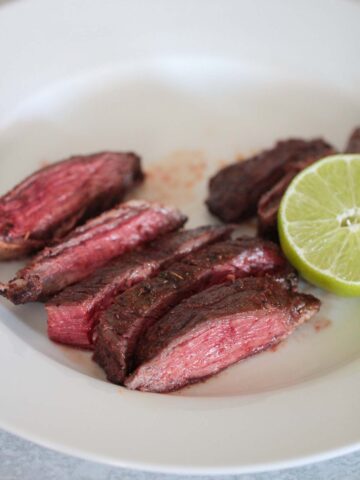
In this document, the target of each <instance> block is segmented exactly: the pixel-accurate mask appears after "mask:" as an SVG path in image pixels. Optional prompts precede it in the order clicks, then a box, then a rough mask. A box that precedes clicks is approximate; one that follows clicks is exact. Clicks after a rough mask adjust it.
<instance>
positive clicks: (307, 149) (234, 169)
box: [206, 139, 333, 222]
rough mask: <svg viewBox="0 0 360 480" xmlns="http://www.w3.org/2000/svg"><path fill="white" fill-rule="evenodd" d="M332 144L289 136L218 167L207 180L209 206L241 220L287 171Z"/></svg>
mask: <svg viewBox="0 0 360 480" xmlns="http://www.w3.org/2000/svg"><path fill="white" fill-rule="evenodd" d="M327 150H328V151H329V152H332V151H333V150H332V147H331V146H330V145H329V144H328V143H326V142H325V141H323V140H321V139H315V140H310V141H305V140H298V139H290V140H286V141H281V142H278V143H277V144H276V145H275V147H274V148H272V149H271V150H265V151H264V152H262V153H260V154H259V155H256V156H255V157H252V158H250V159H248V160H246V161H244V162H237V163H234V164H232V165H229V166H227V167H225V168H223V169H222V170H220V171H219V172H218V173H217V174H216V175H215V176H214V177H212V178H211V179H210V183H209V190H210V191H209V198H208V199H207V202H206V203H207V205H208V207H209V210H210V211H211V212H212V213H213V214H214V215H216V216H218V217H219V218H221V219H222V220H224V221H225V222H233V221H238V220H243V219H245V218H246V217H249V216H252V215H253V214H255V213H256V209H257V204H258V201H259V199H260V197H261V196H262V195H263V194H264V193H265V192H267V191H268V190H270V189H271V188H272V187H273V186H274V185H275V184H276V183H277V182H278V181H279V180H280V179H281V178H283V176H284V175H285V174H286V173H287V172H288V171H289V170H290V171H293V170H295V171H299V170H301V168H304V167H301V165H302V164H303V163H306V161H307V159H308V158H311V157H313V156H316V155H317V157H316V158H317V159H318V158H320V157H319V156H318V155H319V153H318V152H320V156H321V155H322V156H324V154H325V153H324V152H326V151H327ZM326 154H328V153H326Z"/></svg>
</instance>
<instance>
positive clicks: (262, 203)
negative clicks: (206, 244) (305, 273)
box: [257, 139, 335, 239]
mask: <svg viewBox="0 0 360 480" xmlns="http://www.w3.org/2000/svg"><path fill="white" fill-rule="evenodd" d="M333 153H335V150H334V148H333V147H332V146H331V145H329V144H328V143H326V142H324V141H323V140H321V139H319V140H313V141H310V142H307V143H306V145H304V147H303V148H301V149H299V151H298V153H297V154H296V156H295V157H294V158H293V160H292V161H291V163H290V164H289V166H288V168H289V171H288V172H287V173H285V175H284V176H283V177H282V178H281V179H280V180H279V181H278V182H277V183H276V184H275V185H274V186H273V187H272V188H271V189H270V190H268V191H267V192H265V193H264V194H263V195H262V196H261V198H260V200H259V203H258V207H257V214H258V231H259V234H260V235H262V236H266V237H269V238H273V239H274V238H277V214H278V210H279V206H280V202H281V199H282V197H283V195H284V193H285V191H286V189H287V187H288V186H289V185H290V183H291V181H292V179H293V178H294V177H295V176H296V175H297V174H298V173H299V172H300V171H301V170H303V169H304V168H306V167H308V166H309V165H311V164H312V163H314V162H316V161H317V160H320V159H321V158H323V157H326V156H327V155H331V154H333Z"/></svg>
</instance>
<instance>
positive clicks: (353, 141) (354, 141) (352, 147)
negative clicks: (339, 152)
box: [346, 127, 360, 153]
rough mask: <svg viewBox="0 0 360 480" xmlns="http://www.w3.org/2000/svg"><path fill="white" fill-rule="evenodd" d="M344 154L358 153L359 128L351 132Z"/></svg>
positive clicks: (359, 141) (359, 144)
mask: <svg viewBox="0 0 360 480" xmlns="http://www.w3.org/2000/svg"><path fill="white" fill-rule="evenodd" d="M346 153H360V127H358V128H355V130H354V131H353V132H352V134H351V136H350V138H349V141H348V144H347V147H346Z"/></svg>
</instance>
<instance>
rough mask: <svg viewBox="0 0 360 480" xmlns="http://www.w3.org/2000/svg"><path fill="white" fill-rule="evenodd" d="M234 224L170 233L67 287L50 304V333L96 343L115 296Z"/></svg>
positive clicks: (70, 342) (84, 345)
mask: <svg viewBox="0 0 360 480" xmlns="http://www.w3.org/2000/svg"><path fill="white" fill-rule="evenodd" d="M232 230H233V229H232V228H231V227H223V226H218V227H199V228H195V229H193V230H182V231H179V232H174V233H169V234H167V235H164V236H163V237H161V238H160V239H158V240H155V241H154V242H152V243H151V244H150V245H147V246H146V247H144V248H143V249H141V250H135V251H133V252H130V253H129V254H128V255H123V256H121V257H119V259H117V260H115V261H111V262H110V263H109V264H107V265H106V266H104V267H102V268H101V269H99V270H97V271H96V272H95V273H94V274H93V275H91V276H90V277H89V278H87V279H85V280H83V281H82V282H79V283H76V284H75V285H71V286H70V287H68V288H65V290H63V291H62V292H60V293H59V294H58V295H56V296H55V297H53V298H52V299H51V300H50V301H49V302H48V303H47V304H46V310H47V315H48V335H49V337H50V338H51V339H52V340H54V341H57V342H60V343H65V344H68V345H76V346H78V347H82V348H91V347H92V343H93V341H92V332H93V328H94V326H95V325H96V324H97V322H98V318H99V315H100V313H101V311H103V310H104V309H105V308H107V307H109V305H111V303H112V301H113V299H114V298H115V296H117V295H118V294H119V293H120V292H123V291H124V290H126V289H128V288H130V287H131V286H132V285H135V284H136V283H139V282H140V281H142V280H144V279H146V278H149V277H152V276H154V275H156V273H158V271H159V270H160V269H163V268H165V267H166V266H168V265H169V264H170V263H172V262H174V261H176V260H179V259H180V258H181V257H183V256H185V255H187V254H189V253H191V252H194V251H197V250H199V249H200V248H202V247H204V246H205V245H208V244H210V243H214V242H216V241H219V240H222V239H225V238H228V237H229V236H230V234H231V232H232Z"/></svg>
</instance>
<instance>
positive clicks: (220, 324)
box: [125, 277, 320, 392]
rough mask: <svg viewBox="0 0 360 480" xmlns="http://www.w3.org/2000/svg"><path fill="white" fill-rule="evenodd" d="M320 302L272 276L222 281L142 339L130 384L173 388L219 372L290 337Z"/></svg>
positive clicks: (135, 387) (156, 389) (158, 389)
mask: <svg viewBox="0 0 360 480" xmlns="http://www.w3.org/2000/svg"><path fill="white" fill-rule="evenodd" d="M319 308H320V301H319V300H317V299H316V298H315V297H313V296H312V295H304V294H300V293H295V292H292V291H291V290H287V289H285V288H282V287H281V286H280V285H279V284H278V283H276V282H275V281H274V280H272V279H271V278H269V277H263V278H255V277H248V278H245V279H240V280H236V281H235V282H234V283H231V284H225V285H220V286H219V285H217V286H214V287H212V288H209V289H208V290H206V291H204V292H201V293H199V294H197V295H194V296H193V297H191V298H189V299H187V300H184V301H183V302H181V303H180V304H179V305H178V306H177V307H175V308H174V309H173V310H172V311H170V312H169V313H168V314H167V315H165V316H164V317H163V318H161V319H160V320H159V321H158V322H157V323H156V324H155V325H153V326H152V327H150V328H149V329H148V331H147V332H146V334H145V336H144V337H143V338H142V339H141V341H140V343H139V345H138V349H137V359H138V361H139V362H140V363H141V364H140V366H139V367H138V368H137V370H136V371H135V372H134V373H133V374H132V375H130V376H129V377H128V378H127V379H126V381H125V385H126V386H127V387H128V388H131V389H133V390H142V391H148V392H170V391H173V390H178V389H179V388H183V387H185V386H186V385H189V384H192V383H196V382H199V381H201V380H204V379H206V378H209V377H211V376H212V375H215V374H216V373H218V372H220V371H221V370H224V369H225V368H227V367H228V366H230V365H232V364H234V363H235V362H238V361H239V360H242V359H244V358H246V357H249V356H250V355H254V354H256V353H259V352H261V351H263V350H266V349H267V348H269V347H271V346H273V345H276V344H277V343H279V342H281V341H282V340H284V339H285V338H286V337H288V336H289V335H290V334H291V333H292V332H293V331H294V330H295V328H296V327H298V326H299V325H300V324H302V323H303V322H305V321H306V320H308V319H309V318H310V317H312V316H313V315H314V314H315V313H316V312H317V311H318V310H319Z"/></svg>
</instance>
